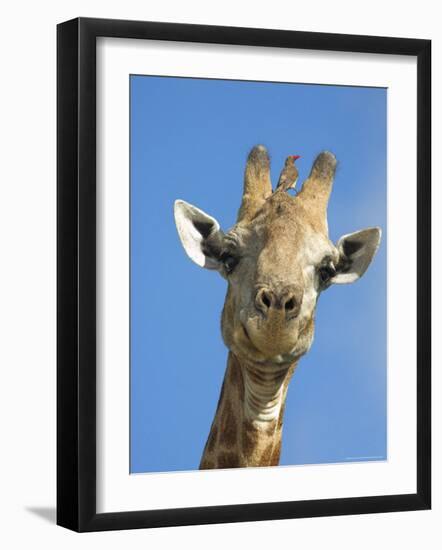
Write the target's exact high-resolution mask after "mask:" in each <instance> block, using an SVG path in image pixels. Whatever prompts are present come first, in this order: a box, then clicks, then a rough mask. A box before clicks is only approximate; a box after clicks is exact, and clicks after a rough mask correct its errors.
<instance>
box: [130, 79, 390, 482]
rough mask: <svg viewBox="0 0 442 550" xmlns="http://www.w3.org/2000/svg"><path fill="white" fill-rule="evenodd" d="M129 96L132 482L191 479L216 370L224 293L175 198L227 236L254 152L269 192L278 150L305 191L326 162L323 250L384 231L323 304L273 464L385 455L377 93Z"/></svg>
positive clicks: (382, 150)
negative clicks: (188, 235)
mask: <svg viewBox="0 0 442 550" xmlns="http://www.w3.org/2000/svg"><path fill="white" fill-rule="evenodd" d="M130 97H131V115H130V120H131V127H130V132H131V151H130V153H131V258H130V261H131V396H130V397H131V441H130V447H131V448H130V456H131V460H130V467H131V472H133V473H135V472H156V471H174V470H193V469H197V468H198V464H199V461H200V458H201V453H202V450H203V447H204V444H205V441H206V438H207V435H208V432H209V429H210V425H211V422H212V419H213V415H214V413H215V408H216V404H217V401H218V395H219V391H220V387H221V383H222V379H223V375H224V370H225V366H226V357H227V349H226V348H225V346H224V344H223V342H222V339H221V332H220V315H221V309H222V306H223V303H224V296H225V291H226V282H225V281H224V280H223V279H222V278H221V277H220V276H219V275H218V274H217V273H214V272H211V271H207V270H204V269H201V268H199V267H197V266H196V265H195V264H193V263H192V262H191V261H190V260H189V259H188V258H187V256H186V255H185V253H184V251H183V249H182V247H181V244H180V241H179V238H178V235H177V232H176V229H175V225H174V219H173V203H174V201H175V199H177V198H180V199H184V200H186V201H188V202H191V203H192V204H195V205H196V206H198V207H199V208H202V209H203V210H205V211H206V212H207V213H209V214H211V215H212V216H214V217H216V218H217V219H218V221H219V222H220V224H221V226H222V227H223V228H224V229H228V228H229V227H231V226H232V225H233V224H234V223H235V217H236V213H237V210H238V207H239V204H240V199H241V191H242V181H243V172H244V165H245V159H246V156H247V153H248V151H249V150H250V149H251V147H252V146H253V145H255V144H257V143H263V144H264V145H266V146H267V148H268V149H269V152H270V155H271V162H272V180H273V183H274V185H275V184H276V182H277V180H278V176H279V172H280V170H281V167H282V164H283V162H284V159H285V157H286V156H287V155H288V154H298V155H301V157H302V158H301V159H299V160H298V161H297V166H298V168H299V171H300V181H303V179H304V178H305V177H307V175H308V173H309V171H310V168H311V165H312V162H313V160H314V158H315V156H316V155H317V154H318V153H319V152H320V151H321V150H324V149H328V150H330V151H332V152H333V153H335V155H336V156H337V158H338V161H339V166H338V170H337V173H336V178H335V184H334V189H333V193H332V196H331V199H330V203H329V209H328V213H329V217H328V219H329V228H330V237H331V239H332V240H333V241H336V240H337V239H338V238H339V237H340V236H341V235H342V234H345V233H350V232H352V231H356V230H358V229H363V228H364V227H368V226H374V225H378V226H380V227H382V230H383V240H382V243H381V247H380V250H379V252H378V254H377V256H376V258H375V260H374V262H373V264H372V265H371V266H370V268H369V270H368V271H367V273H366V274H365V275H364V277H363V278H362V279H361V280H360V281H358V282H356V283H354V284H352V285H336V286H334V287H332V288H330V289H329V290H328V291H327V292H325V293H323V294H322V296H321V298H320V300H319V304H318V309H317V316H316V333H315V340H314V343H313V346H312V348H311V350H310V352H309V353H308V355H306V356H305V357H304V358H303V359H302V360H301V362H300V364H299V366H298V369H297V371H296V373H295V375H294V377H293V379H292V382H291V384H290V388H289V392H288V398H287V406H286V413H285V421H284V435H283V447H282V456H281V464H282V465H291V464H311V463H333V462H346V461H349V460H352V461H353V460H370V459H371V460H374V459H382V458H386V445H387V441H386V379H387V371H386V369H387V365H386V242H387V232H386V229H387V227H386V102H387V90H385V89H381V88H358V87H342V86H319V85H303V84H281V83H260V82H242V81H225V80H203V79H188V78H169V77H150V76H132V77H131V80H130ZM298 185H299V184H298Z"/></svg>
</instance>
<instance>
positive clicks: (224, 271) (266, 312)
mask: <svg viewBox="0 0 442 550" xmlns="http://www.w3.org/2000/svg"><path fill="white" fill-rule="evenodd" d="M335 169H336V159H335V157H334V155H333V154H331V153H329V152H323V153H321V154H320V155H319V156H318V157H317V158H316V160H315V161H314V163H313V167H312V170H311V173H310V176H309V177H308V178H307V180H306V181H305V182H304V184H303V186H302V189H301V191H300V192H299V193H298V194H297V195H296V196H295V197H293V196H291V195H289V194H288V193H286V192H285V191H283V190H279V189H277V190H276V191H275V192H272V185H271V181H270V162H269V157H268V154H267V151H266V149H265V147H263V146H261V145H259V146H256V147H254V148H253V149H252V151H251V152H250V154H249V157H248V159H247V163H246V169H245V178H244V192H243V197H242V203H241V207H240V209H239V214H238V220H237V223H236V224H235V225H234V227H232V228H231V229H230V230H229V231H227V232H223V231H222V230H221V229H220V226H219V224H218V222H217V221H216V219H215V218H213V217H212V216H209V215H208V214H206V213H205V212H203V211H202V210H200V209H198V208H196V207H195V206H193V205H191V204H188V203H186V202H184V201H181V200H178V201H176V202H175V221H176V225H177V229H178V233H179V236H180V238H181V242H182V244H183V247H184V249H185V251H186V253H187V254H188V256H189V257H190V259H191V260H193V261H194V262H195V263H196V264H198V265H199V266H201V267H205V268H207V269H212V270H216V271H218V272H219V273H220V274H221V276H222V277H224V278H225V279H226V280H227V283H228V290H227V296H226V301H225V304H224V309H223V315H222V333H223V338H224V341H225V343H226V345H227V347H228V348H229V349H230V350H231V351H232V352H233V353H234V354H235V355H236V356H237V357H238V358H240V359H243V360H245V361H249V362H250V361H252V362H255V363H268V364H275V363H276V364H283V363H293V362H294V361H296V360H297V359H298V358H299V357H301V356H302V355H303V354H304V353H306V352H307V351H308V349H309V348H310V345H311V343H312V340H313V332H314V315H315V309H316V304H317V301H318V297H319V295H320V294H321V292H323V291H325V290H326V289H327V288H329V287H330V286H331V285H332V284H343V283H352V282H354V281H356V280H357V279H359V278H360V277H361V276H362V275H363V274H364V272H365V271H366V269H367V267H368V266H369V264H370V262H371V260H372V259H373V257H374V255H375V253H376V251H377V249H378V246H379V243H380V238H381V231H380V229H379V228H369V229H363V230H362V231H357V232H356V233H351V234H348V235H344V236H343V237H341V238H340V239H339V240H338V242H337V243H336V244H333V243H332V242H331V241H330V239H329V237H328V225H327V203H328V199H329V196H330V192H331V189H332V183H333V178H334V174H335Z"/></svg>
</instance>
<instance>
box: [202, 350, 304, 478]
mask: <svg viewBox="0 0 442 550" xmlns="http://www.w3.org/2000/svg"><path fill="white" fill-rule="evenodd" d="M295 366H296V364H293V365H290V366H288V365H284V366H276V365H275V366H272V367H270V368H269V367H264V366H260V365H256V364H250V363H242V362H240V361H239V360H238V359H237V358H236V356H235V355H233V353H232V352H229V357H228V361H227V369H226V373H225V376H224V381H223V385H222V389H221V395H220V398H219V401H218V407H217V410H216V413H215V418H214V420H213V423H212V427H211V430H210V433H209V437H208V439H207V443H206V446H205V448H204V452H203V457H202V459H201V464H200V468H202V469H211V468H238V467H247V466H276V465H278V463H279V456H280V452H281V435H282V423H283V415H284V406H285V400H286V395H287V387H288V383H289V381H290V378H291V376H292V374H293V371H294V369H295Z"/></svg>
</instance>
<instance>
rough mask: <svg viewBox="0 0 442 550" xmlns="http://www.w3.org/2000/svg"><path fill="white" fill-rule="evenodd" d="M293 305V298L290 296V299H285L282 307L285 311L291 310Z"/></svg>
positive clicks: (294, 303) (293, 307)
mask: <svg viewBox="0 0 442 550" xmlns="http://www.w3.org/2000/svg"><path fill="white" fill-rule="evenodd" d="M295 305H296V302H295V299H294V298H290V300H287V302H286V303H285V306H284V307H285V310H286V311H292V310H293V309H295Z"/></svg>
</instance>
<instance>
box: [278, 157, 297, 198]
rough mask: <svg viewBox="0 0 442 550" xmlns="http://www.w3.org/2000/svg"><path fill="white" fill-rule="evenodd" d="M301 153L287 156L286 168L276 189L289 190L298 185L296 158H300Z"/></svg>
mask: <svg viewBox="0 0 442 550" xmlns="http://www.w3.org/2000/svg"><path fill="white" fill-rule="evenodd" d="M299 158H300V156H299V155H290V156H289V157H287V158H286V160H285V164H284V168H283V169H282V171H281V175H280V176H279V181H278V185H277V186H276V191H288V190H289V189H294V188H295V187H296V182H297V181H298V169H297V168H296V166H295V160H297V159H299Z"/></svg>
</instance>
